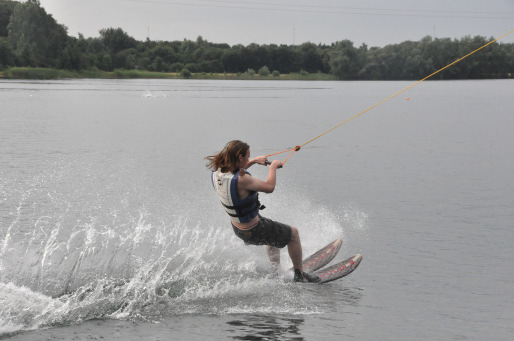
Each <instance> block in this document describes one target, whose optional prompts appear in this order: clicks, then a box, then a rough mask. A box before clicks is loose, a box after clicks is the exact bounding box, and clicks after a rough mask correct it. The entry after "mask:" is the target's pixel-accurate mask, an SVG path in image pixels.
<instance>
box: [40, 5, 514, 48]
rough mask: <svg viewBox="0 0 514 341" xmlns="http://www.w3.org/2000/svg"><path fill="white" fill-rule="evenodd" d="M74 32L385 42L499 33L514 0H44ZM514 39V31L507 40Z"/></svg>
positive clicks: (507, 24)
mask: <svg viewBox="0 0 514 341" xmlns="http://www.w3.org/2000/svg"><path fill="white" fill-rule="evenodd" d="M40 3H41V6H42V7H43V8H45V10H46V11H47V13H49V14H51V15H52V16H53V17H54V18H55V19H56V20H57V22H58V23H59V24H63V25H65V26H66V27H67V28H68V34H69V35H71V36H75V37H78V34H79V33H81V34H82V35H84V36H85V37H86V38H87V37H99V31H100V30H101V29H104V28H110V27H112V28H121V29H123V31H125V32H126V33H127V34H128V35H129V36H131V37H133V38H135V39H137V40H146V39H147V38H150V40H154V41H159V40H162V41H176V40H180V41H182V40H184V39H190V40H196V38H197V37H198V36H202V38H203V39H204V40H207V41H209V42H213V43H227V44H229V45H231V46H232V45H236V44H242V45H248V44H251V43H256V44H259V45H264V44H277V45H280V44H286V45H299V44H301V43H304V42H311V43H315V44H327V45H329V44H331V43H335V42H337V41H341V40H344V39H349V40H351V41H352V42H353V43H354V45H355V46H360V45H361V44H363V43H365V44H367V45H368V46H369V47H371V46H385V45H388V44H396V43H400V42H403V41H406V40H413V41H418V40H420V39H421V38H423V37H425V36H432V37H436V38H452V39H453V38H459V39H460V38H462V37H464V36H468V35H469V36H476V35H480V36H485V37H486V38H490V37H495V38H496V37H499V36H501V35H503V34H505V33H507V32H509V31H511V30H513V29H514V0H487V1H486V0H425V1H421V0H387V1H384V0H382V1H371V0H359V1H355V0H354V1H347V0H332V1H329V0H316V1H313V0H40ZM501 42H505V43H512V42H514V32H513V33H511V34H509V35H508V36H507V37H505V38H504V39H502V40H501Z"/></svg>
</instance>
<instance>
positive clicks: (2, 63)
mask: <svg viewBox="0 0 514 341" xmlns="http://www.w3.org/2000/svg"><path fill="white" fill-rule="evenodd" d="M13 65H14V53H13V52H12V50H11V46H10V45H9V42H8V41H7V39H5V38H3V37H0V70H2V69H3V68H4V67H6V66H13Z"/></svg>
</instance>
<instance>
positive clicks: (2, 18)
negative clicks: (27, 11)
mask: <svg viewBox="0 0 514 341" xmlns="http://www.w3.org/2000/svg"><path fill="white" fill-rule="evenodd" d="M17 4H18V2H17V1H1V2H0V37H7V36H8V34H9V31H8V29H7V26H8V25H9V21H10V18H11V14H12V13H13V12H14V7H15V6H16V5H17Z"/></svg>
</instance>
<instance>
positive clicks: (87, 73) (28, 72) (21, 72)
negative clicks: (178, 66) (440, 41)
mask: <svg viewBox="0 0 514 341" xmlns="http://www.w3.org/2000/svg"><path fill="white" fill-rule="evenodd" d="M0 78H3V79H32V80H37V79H41V80H50V79H65V78H77V79H80V78H97V79H218V80H318V81H319V80H322V81H333V80H337V79H336V77H334V76H333V75H330V74H325V73H307V72H302V73H291V74H283V75H277V76H275V75H268V76H261V75H259V74H254V75H251V74H248V73H206V72H198V73H191V74H189V75H188V76H187V77H184V76H183V75H182V74H181V73H180V72H150V71H142V70H115V71H112V72H108V71H100V70H83V71H70V70H57V69H48V68H31V67H15V68H9V69H6V70H4V71H3V72H1V71H0Z"/></svg>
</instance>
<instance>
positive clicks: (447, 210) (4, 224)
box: [0, 80, 514, 340]
mask: <svg viewBox="0 0 514 341" xmlns="http://www.w3.org/2000/svg"><path fill="white" fill-rule="evenodd" d="M410 84H411V83H409V82H289V81H197V80H119V81H117V80H62V81H10V80H1V81H0V105H1V109H0V120H1V124H0V337H2V336H3V337H4V338H5V337H11V336H12V338H13V339H19V340H37V339H40V338H44V339H48V338H54V339H59V338H60V339H68V338H72V337H75V338H78V339H88V338H89V339H90V338H92V337H104V338H108V339H124V340H139V339H140V338H141V337H145V338H146V339H155V340H157V339H164V338H166V339H179V338H181V339H191V340H200V339H201V340H203V339H205V338H206V337H207V338H212V339H239V340H241V339H257V340H258V339H261V340H266V339H277V340H279V339H280V340H287V339H290V340H292V339H294V340H322V339H323V340H332V339H343V338H345V339H346V338H352V339H356V340H483V339H493V340H511V339H512V338H513V337H514V327H512V322H513V321H514V310H513V309H512V307H513V306H514V274H513V271H512V262H513V261H514V251H513V248H512V241H513V240H514V229H513V223H512V222H513V221H514V210H513V209H512V208H513V207H514V181H513V174H514V148H513V146H514V134H513V133H512V131H513V128H514V111H513V109H512V108H513V107H514V97H513V93H514V81H512V80H496V81H451V82H450V81H448V82H443V81H432V82H430V81H425V82H423V83H421V84H419V85H417V86H416V87H414V88H412V89H410V90H408V91H407V92H405V93H403V94H401V95H399V96H397V97H395V98H393V99H391V100H389V101H387V102H385V103H383V104H381V105H380V106H378V107H376V108H374V109H372V110H371V111H369V112H367V113H365V114H363V115H361V116H359V117H357V118H355V119H354V120H352V121H350V122H348V123H346V124H344V125H342V126H341V127H339V128H337V129H336V130H334V131H332V132H330V133H328V134H326V135H324V136H322V137H320V138H319V139H317V140H315V141H313V142H311V143H309V144H307V145H306V146H304V147H303V148H302V149H301V150H300V151H299V152H297V153H295V154H294V155H293V156H291V158H290V159H289V160H288V161H287V163H286V164H285V166H284V168H283V169H280V170H279V174H278V177H279V178H278V183H279V184H278V187H277V189H276V191H275V193H273V194H272V195H262V197H261V201H262V202H263V203H264V204H265V205H266V206H267V208H266V210H264V211H263V212H262V214H263V215H265V216H267V217H270V218H272V219H275V220H278V221H282V222H284V223H288V224H291V225H293V226H296V227H297V228H298V229H299V230H300V236H301V239H302V243H303V246H304V253H305V254H306V255H307V254H310V253H312V252H314V251H316V250H317V249H318V248H319V247H321V246H323V245H325V244H327V243H328V242H330V241H331V240H333V239H335V238H342V239H343V247H342V249H341V251H340V253H339V255H338V256H337V258H336V260H342V259H344V258H347V257H348V256H350V255H353V254H355V253H361V254H363V258H364V259H363V261H362V263H361V265H360V267H359V268H358V269H357V270H356V271H355V272H354V273H353V274H351V275H350V276H348V277H347V278H345V279H343V280H340V281H335V282H332V283H329V284H327V285H321V286H317V285H298V284H294V283H291V282H290V281H289V277H291V274H290V273H288V272H287V269H288V268H289V266H290V264H291V263H290V260H289V259H288V256H287V252H286V251H285V250H284V251H283V252H282V263H283V266H282V267H283V268H284V274H283V277H282V278H276V277H273V276H272V275H271V272H270V267H269V264H268V260H267V257H266V253H265V251H264V249H263V248H259V247H253V246H250V247H247V246H244V244H243V243H242V242H241V241H240V240H238V239H237V238H236V237H235V236H233V233H232V231H231V227H230V224H229V222H228V220H227V218H226V217H225V215H224V213H223V209H222V208H221V205H220V204H219V202H218V199H217V197H216V195H215V193H214V191H213V190H212V188H211V185H210V179H209V171H208V170H207V169H206V168H205V160H204V157H205V156H207V155H212V154H213V153H216V152H218V151H219V150H220V149H221V148H222V147H223V146H224V144H225V143H226V142H227V141H229V140H231V139H241V140H244V141H246V142H248V143H249V144H250V146H251V153H252V155H253V156H257V155H263V154H264V155H265V154H271V153H274V152H278V151H282V150H285V149H288V148H291V147H294V146H296V145H300V144H303V143H304V142H306V141H308V140H310V139H311V138H313V137H315V136H317V135H318V134H321V133H322V132H324V131H326V130H328V129H330V128H332V127H333V126H335V125H336V124H339V123H341V122H343V121H345V120H346V119H348V118H350V117H352V116H354V115H356V114H358V113H360V112H361V111H362V110H364V109H366V108H368V107H370V106H372V105H374V104H375V103H378V102H379V101H381V100H383V99H384V98H387V97H389V96H390V95H391V94H393V93H396V92H397V91H399V90H401V89H403V88H405V87H407V86H408V85H410ZM407 98H408V99H407ZM286 156H287V154H281V155H278V156H277V158H280V159H282V160H283V159H284V158H285V157H286ZM250 171H251V172H252V174H253V175H254V176H257V177H261V178H265V177H266V175H267V169H266V168H265V167H262V166H258V165H256V166H253V167H252V168H251V169H250Z"/></svg>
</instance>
